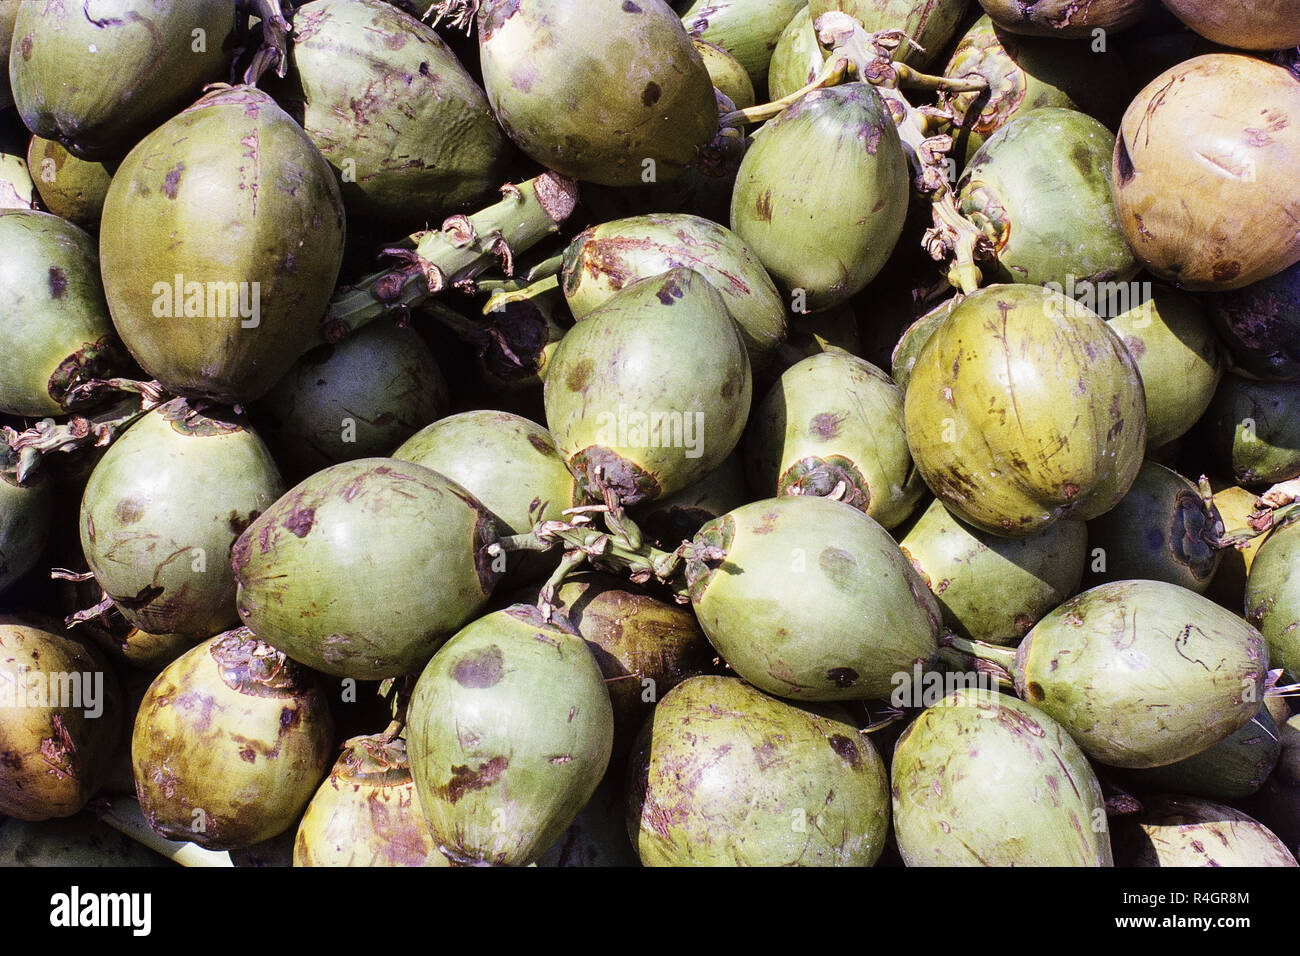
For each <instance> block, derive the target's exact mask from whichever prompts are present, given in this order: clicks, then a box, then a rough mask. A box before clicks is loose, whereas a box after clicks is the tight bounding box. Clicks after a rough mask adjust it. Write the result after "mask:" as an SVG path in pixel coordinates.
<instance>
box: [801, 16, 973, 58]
mask: <svg viewBox="0 0 1300 956" xmlns="http://www.w3.org/2000/svg"><path fill="white" fill-rule="evenodd" d="M967 6H968V4H967V2H966V0H811V2H810V3H809V4H808V10H809V12H810V13H811V14H812V18H813V22H814V23H815V22H816V21H817V18H818V17H820V16H821V15H822V14H823V13H828V12H830V11H832V10H840V11H843V12H844V13H847V14H849V16H852V17H855V18H856V19H857V20H858V22H859V23H861V24H862V25H863V26H864V27H866V28H867V32H869V33H875V32H877V31H879V30H902V31H903V32H904V33H906V34H907V35H908V36H909V37H911V38H912V39H914V40H915V41H916V42H917V43H918V44H919V45H920V46H921V47H922V48H923V49H924V50H925V52H924V53H923V52H921V51H920V50H918V49H916V48H915V47H913V46H911V45H910V44H906V43H905V44H904V45H903V46H902V47H900V48H899V53H900V54H901V55H900V56H899V57H898V59H900V60H901V61H902V62H904V63H906V64H908V65H909V66H914V67H918V68H921V67H925V66H926V65H928V64H929V63H931V62H932V61H933V60H934V59H935V57H937V56H938V55H939V54H940V53H942V52H943V51H944V50H945V49H947V47H948V43H949V42H950V41H951V40H952V39H953V37H955V36H956V35H957V28H958V27H959V26H960V25H961V21H962V19H963V18H964V17H965V16H966V8H967Z"/></svg>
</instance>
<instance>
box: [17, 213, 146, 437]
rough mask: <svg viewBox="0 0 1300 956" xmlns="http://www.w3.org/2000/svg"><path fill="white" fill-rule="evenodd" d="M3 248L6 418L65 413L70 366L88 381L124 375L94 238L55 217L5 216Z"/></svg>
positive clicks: (25, 214)
mask: <svg viewBox="0 0 1300 956" xmlns="http://www.w3.org/2000/svg"><path fill="white" fill-rule="evenodd" d="M0 248H3V249H4V251H5V254H4V256H3V258H0V328H3V338H4V342H5V347H4V349H3V350H0V412H5V413H8V414H10V415H26V416H31V417H37V416H40V417H44V416H47V415H65V414H67V412H68V409H66V408H65V407H64V406H63V404H62V399H63V397H64V391H65V390H66V386H67V385H68V384H69V383H68V376H67V374H66V372H65V373H60V372H59V369H60V367H61V366H63V365H64V363H68V367H69V369H75V367H76V366H77V365H78V364H80V365H81V366H82V371H83V372H84V377H86V378H93V377H97V376H98V375H99V374H107V375H112V374H114V373H116V372H118V371H120V368H119V365H120V360H118V359H116V358H115V356H114V355H113V354H112V353H113V351H114V350H119V351H120V348H121V346H120V345H118V344H117V337H116V335H115V334H114V332H113V323H112V320H111V319H110V318H109V313H108V306H107V305H106V304H105V302H104V290H103V287H102V286H101V285H100V280H99V267H100V263H99V257H98V255H97V254H96V251H95V240H94V239H92V238H91V237H90V236H89V235H87V234H86V233H85V232H83V231H82V230H81V229H78V228H77V227H76V226H74V225H72V224H71V223H68V222H64V221H63V220H62V219H60V218H59V217H58V216H52V215H50V214H49V213H45V212H35V211H30V210H4V211H0ZM78 353H80V354H78ZM96 356H98V357H96Z"/></svg>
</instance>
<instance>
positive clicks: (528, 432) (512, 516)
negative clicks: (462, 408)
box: [393, 409, 581, 534]
mask: <svg viewBox="0 0 1300 956" xmlns="http://www.w3.org/2000/svg"><path fill="white" fill-rule="evenodd" d="M393 457H394V458H396V459H397V460H398V461H409V462H414V463H415V464H417V465H423V466H424V467H426V468H431V469H433V470H434V471H436V472H439V473H440V474H443V475H446V476H447V477H448V478H450V479H451V480H452V481H454V482H456V483H458V484H459V485H461V486H462V487H463V488H465V489H466V490H468V491H469V492H470V494H472V495H474V497H476V498H477V499H478V500H479V501H481V502H483V504H484V505H486V506H487V508H488V510H489V511H491V512H492V514H493V515H495V516H496V518H497V519H498V520H499V521H500V522H501V527H502V533H503V534H525V533H527V532H528V531H530V530H532V528H533V526H534V525H535V524H536V523H537V522H538V521H540V520H543V519H559V518H560V517H561V512H562V511H564V509H566V508H571V507H573V506H574V505H575V504H579V503H580V502H581V498H580V496H579V494H578V492H577V489H576V487H575V486H574V481H573V476H572V475H571V474H569V469H568V468H567V467H565V464H564V456H563V455H561V454H560V452H559V450H558V449H557V448H556V446H555V439H554V438H552V437H551V435H550V433H549V432H547V430H546V429H545V428H543V427H542V426H540V425H538V424H537V423H536V422H531V421H529V420H528V419H526V418H521V417H520V416H518V415H512V414H510V413H509V412H494V411H489V410H487V409H479V410H477V411H470V412H461V413H460V414H458V415H450V416H448V417H447V418H443V419H439V420H438V421H436V422H434V423H433V424H432V425H427V426H426V427H424V428H422V429H421V430H420V431H419V432H417V433H416V434H415V435H413V436H411V437H410V438H409V439H407V441H406V442H405V443H404V444H403V445H402V446H401V447H399V448H398V449H397V451H395V452H393Z"/></svg>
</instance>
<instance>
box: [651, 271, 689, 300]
mask: <svg viewBox="0 0 1300 956" xmlns="http://www.w3.org/2000/svg"><path fill="white" fill-rule="evenodd" d="M683 295H685V293H684V292H682V287H681V286H679V285H678V284H677V280H676V279H675V278H673V277H672V276H669V277H668V278H667V279H665V280H664V284H663V285H662V286H660V287H659V291H658V292H657V293H655V297H656V298H657V299H658V300H659V301H660V302H662V303H663V304H664V305H672V304H673V301H674V300H675V299H680V298H681V297H682V296H683Z"/></svg>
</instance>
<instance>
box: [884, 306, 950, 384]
mask: <svg viewBox="0 0 1300 956" xmlns="http://www.w3.org/2000/svg"><path fill="white" fill-rule="evenodd" d="M956 305H957V299H956V298H952V299H948V300H947V301H946V302H943V303H941V304H940V305H937V306H935V307H934V308H933V309H931V310H930V311H929V312H927V313H926V314H925V315H923V316H921V317H920V318H919V319H917V320H916V321H915V322H913V323H912V324H911V325H909V326H908V327H907V328H906V329H905V330H904V331H903V335H902V337H901V338H900V339H899V340H898V344H897V345H895V346H894V352H893V354H892V355H891V356H890V363H891V364H890V369H891V373H892V376H893V379H894V383H895V384H896V385H898V387H899V388H901V389H903V391H904V392H906V391H907V383H908V381H910V380H911V378H912V369H914V368H915V367H916V360H917V358H918V357H919V356H920V354H921V350H922V349H923V348H925V343H926V342H928V341H930V336H932V335H934V333H935V330H936V329H938V328H939V327H940V326H942V325H943V324H944V323H945V322H947V321H948V316H949V315H951V314H952V310H953V307H954V306H956Z"/></svg>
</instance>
